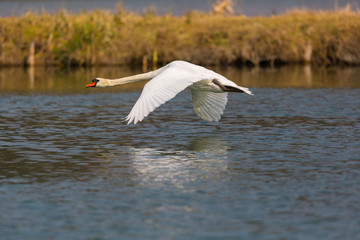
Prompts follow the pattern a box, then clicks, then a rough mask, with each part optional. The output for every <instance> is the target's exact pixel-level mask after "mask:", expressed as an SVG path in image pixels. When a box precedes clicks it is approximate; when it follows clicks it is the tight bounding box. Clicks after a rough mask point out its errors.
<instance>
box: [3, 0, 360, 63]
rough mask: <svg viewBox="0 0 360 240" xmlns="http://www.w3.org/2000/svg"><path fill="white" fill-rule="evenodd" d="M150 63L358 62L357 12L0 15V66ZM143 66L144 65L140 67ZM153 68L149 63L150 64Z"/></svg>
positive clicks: (359, 29) (359, 26)
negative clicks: (31, 57)
mask: <svg viewBox="0 0 360 240" xmlns="http://www.w3.org/2000/svg"><path fill="white" fill-rule="evenodd" d="M32 43H34V44H35V55H34V64H35V65H61V66H92V65H127V64H132V65H138V66H141V65H143V64H144V61H145V62H146V65H147V66H153V63H152V61H153V59H156V60H155V61H157V64H159V65H160V64H164V63H166V62H169V61H172V60H174V59H183V60H187V61H191V62H194V63H197V64H203V65H216V64H234V65H243V64H250V65H263V64H264V65H276V64H281V63H311V64H313V65H321V66H328V65H341V64H345V65H359V64H360V14H359V12H357V11H355V10H351V9H350V8H349V7H348V8H345V9H341V10H339V11H336V12H325V11H308V10H293V11H290V12H288V13H285V14H282V15H278V16H271V17H244V16H235V15H221V14H211V13H210V14H207V13H201V12H188V13H186V14H184V15H183V16H174V15H171V14H167V15H164V16H158V15H156V13H155V11H154V10H151V9H150V10H148V11H146V12H145V13H144V14H134V13H132V12H128V11H124V9H123V8H122V7H121V6H119V8H118V10H117V11H116V12H115V13H111V12H109V11H104V10H95V11H84V12H81V13H77V14H73V13H71V12H67V11H65V10H61V11H59V12H57V13H55V14H49V13H47V12H42V13H41V14H35V13H33V12H27V13H26V14H24V15H22V16H19V17H17V16H13V17H3V18H0V65H2V66H12V65H24V64H26V62H27V59H28V58H29V46H30V44H32ZM147 62H148V63H147ZM155 65H156V63H155Z"/></svg>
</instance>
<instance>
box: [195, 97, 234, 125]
mask: <svg viewBox="0 0 360 240" xmlns="http://www.w3.org/2000/svg"><path fill="white" fill-rule="evenodd" d="M191 93H192V102H193V107H194V111H195V113H196V115H197V116H199V117H201V118H202V119H204V120H207V121H209V122H213V121H215V122H217V121H219V120H220V118H221V114H223V112H224V109H225V106H226V103H227V93H226V92H224V93H214V92H206V91H197V90H191Z"/></svg>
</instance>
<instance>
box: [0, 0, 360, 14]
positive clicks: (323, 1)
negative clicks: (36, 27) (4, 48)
mask: <svg viewBox="0 0 360 240" xmlns="http://www.w3.org/2000/svg"><path fill="white" fill-rule="evenodd" d="M119 2H121V3H122V5H123V6H124V7H125V9H126V10H130V11H134V12H137V13H142V12H144V11H145V10H146V9H148V8H152V9H155V10H156V12H157V13H159V14H166V13H169V12H171V13H173V14H176V15H180V14H184V12H186V11H188V10H199V11H204V12H208V11H209V10H210V9H212V6H213V5H214V4H215V3H216V2H217V0H207V1H203V0H183V1H165V0H149V1H146V0H136V1H133V0H122V1H118V0H104V1H100V0H93V1H88V0H76V1H70V0H58V1H56V0H51V1H48V0H15V1H8V0H5V1H4V0H0V16H9V15H13V14H14V15H18V14H22V13H24V12H26V11H27V10H33V11H38V12H41V11H42V10H46V11H50V12H54V11H58V10H59V9H61V8H65V9H67V10H70V11H74V12H78V11H82V10H92V9H98V8H101V9H106V10H110V11H114V9H116V6H117V4H118V3H119ZM232 2H233V8H234V10H235V12H236V13H238V14H239V13H241V14H245V15H247V16H254V15H266V16H268V15H272V14H280V13H284V12H286V11H287V10H290V9H294V8H298V9H303V8H307V9H318V10H333V9H334V0H317V1H310V0H305V1H303V0H290V1H285V0H269V1H265V0H253V1H245V0H243V1H242V0H232ZM347 4H351V6H352V7H353V9H358V7H359V6H360V1H359V0H341V1H338V6H339V7H340V8H341V7H344V6H345V5H347Z"/></svg>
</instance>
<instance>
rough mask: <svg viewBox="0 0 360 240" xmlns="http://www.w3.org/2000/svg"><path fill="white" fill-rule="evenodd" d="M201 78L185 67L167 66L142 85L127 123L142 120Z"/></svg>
mask: <svg viewBox="0 0 360 240" xmlns="http://www.w3.org/2000/svg"><path fill="white" fill-rule="evenodd" d="M202 78H203V77H202V76H201V75H200V74H194V73H192V72H191V71H189V70H187V69H181V68H180V67H176V66H169V67H167V68H166V69H164V70H163V71H162V72H161V73H160V74H159V75H157V76H156V77H155V78H153V79H152V80H150V81H149V82H148V83H147V84H146V85H145V86H144V89H143V91H142V93H141V95H140V97H139V99H138V100H137V102H136V103H135V105H134V107H133V108H132V109H131V111H130V113H129V115H128V116H127V117H126V121H127V124H130V123H131V122H134V124H136V123H137V122H139V121H142V120H143V119H144V118H145V117H146V116H147V115H149V113H151V112H152V111H154V109H155V108H157V107H159V106H160V105H161V104H164V103H165V102H167V101H169V100H170V99H172V98H173V97H175V96H176V95H177V94H178V93H179V92H181V91H182V90H184V89H185V88H187V87H188V86H190V85H192V84H193V83H195V82H198V81H201V80H202Z"/></svg>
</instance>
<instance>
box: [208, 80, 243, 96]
mask: <svg viewBox="0 0 360 240" xmlns="http://www.w3.org/2000/svg"><path fill="white" fill-rule="evenodd" d="M212 82H213V83H214V84H216V85H218V86H219V87H220V89H221V90H223V91H224V92H241V93H243V92H244V91H242V90H240V89H237V88H234V87H231V86H226V85H223V84H221V83H220V81H219V80H217V79H216V78H215V79H213V80H212Z"/></svg>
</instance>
